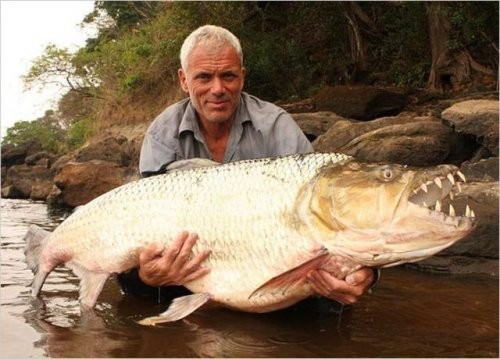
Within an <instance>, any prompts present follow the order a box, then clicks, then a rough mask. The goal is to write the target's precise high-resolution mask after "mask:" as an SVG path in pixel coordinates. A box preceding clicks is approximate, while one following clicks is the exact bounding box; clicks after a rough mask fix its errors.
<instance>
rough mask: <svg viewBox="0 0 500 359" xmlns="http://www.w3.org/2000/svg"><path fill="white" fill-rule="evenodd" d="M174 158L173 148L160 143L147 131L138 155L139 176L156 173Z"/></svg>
mask: <svg viewBox="0 0 500 359" xmlns="http://www.w3.org/2000/svg"><path fill="white" fill-rule="evenodd" d="M175 160H176V151H175V149H172V148H169V147H168V146H167V145H166V144H164V143H161V142H160V141H158V140H157V139H155V138H154V136H153V135H152V134H151V133H150V132H149V131H148V132H147V133H146V135H145V136H144V141H143V142H142V147H141V155H140V157H139V172H140V174H141V176H143V177H147V176H148V175H149V174H152V173H157V172H159V171H161V170H162V169H163V168H164V167H166V166H167V165H168V164H170V163H171V162H173V161H175Z"/></svg>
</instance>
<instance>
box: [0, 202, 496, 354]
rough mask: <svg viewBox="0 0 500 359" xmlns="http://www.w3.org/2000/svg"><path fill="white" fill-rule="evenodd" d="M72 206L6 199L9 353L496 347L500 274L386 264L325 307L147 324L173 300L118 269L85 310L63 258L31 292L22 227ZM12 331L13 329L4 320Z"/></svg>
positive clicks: (56, 217) (459, 350) (205, 313)
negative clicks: (136, 294)
mask: <svg viewBox="0 0 500 359" xmlns="http://www.w3.org/2000/svg"><path fill="white" fill-rule="evenodd" d="M64 217H65V214H64V213H47V210H46V207H45V205H44V204H41V203H38V204H37V203H29V202H27V201H10V200H3V201H2V226H1V233H2V262H1V265H2V277H1V280H2V288H1V290H2V292H1V305H2V306H1V322H2V327H3V328H8V331H7V333H6V334H5V335H4V333H2V336H1V348H2V354H3V356H5V357H9V358H10V357H41V356H48V357H94V358H95V357H464V356H466V357H469V356H473V357H498V354H499V353H498V282H497V281H496V280H493V279H490V278H485V277H478V276H446V275H431V274H425V273H420V272H414V271H408V270H404V269H400V268H395V269H387V270H383V271H382V280H381V282H380V284H379V286H378V287H377V288H376V290H375V291H374V293H373V294H371V295H368V296H366V297H365V298H363V299H362V300H361V302H360V303H358V304H357V305H355V306H354V307H352V308H351V309H349V310H346V311H345V312H344V313H343V315H342V317H341V318H340V320H339V317H338V316H337V315H335V314H331V315H323V316H319V315H317V314H312V313H310V312H307V311H292V310H284V311H279V312H274V313H268V314H248V313H239V312H234V311H230V310H227V309H224V308H218V307H216V306H213V305H212V306H207V307H203V308H202V309H201V310H198V311H197V312H195V313H194V314H192V315H191V316H189V317H188V318H186V319H185V320H183V321H180V322H177V323H171V324H165V325H162V326H159V327H152V328H151V327H144V326H141V325H138V324H136V321H137V320H139V319H142V318H144V317H146V316H150V315H156V314H158V313H159V312H161V311H164V310H165V306H164V305H163V304H157V303H155V302H153V301H151V300H149V299H144V298H132V297H123V296H122V294H121V293H120V291H119V289H118V286H117V284H116V282H115V280H114V279H113V278H111V279H110V280H109V281H108V282H107V283H106V285H105V288H104V290H103V292H102V294H101V295H100V297H99V301H98V305H97V307H96V310H95V311H92V312H84V313H82V312H81V311H80V308H79V305H78V300H77V298H78V292H77V287H78V280H77V279H76V277H75V276H73V274H72V273H71V272H70V271H69V270H66V269H63V268H59V269H57V270H56V271H54V272H52V273H51V275H50V276H49V277H48V278H47V282H46V284H45V286H44V290H43V293H42V299H41V300H33V299H30V297H29V284H30V282H31V280H32V278H33V277H32V274H31V272H30V271H29V270H28V269H27V268H26V265H25V264H24V256H23V245H24V243H23V241H22V238H23V235H24V233H25V232H26V230H27V227H28V226H29V224H31V223H36V224H38V225H40V226H42V227H44V228H46V229H49V230H52V229H53V228H54V227H55V226H56V225H57V224H58V223H59V222H60V221H61V220H62V219H63V218H64ZM3 332H5V330H3Z"/></svg>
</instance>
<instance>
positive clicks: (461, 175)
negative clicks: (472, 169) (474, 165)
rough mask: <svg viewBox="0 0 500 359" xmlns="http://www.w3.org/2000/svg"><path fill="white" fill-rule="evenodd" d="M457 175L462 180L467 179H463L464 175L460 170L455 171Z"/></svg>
mask: <svg viewBox="0 0 500 359" xmlns="http://www.w3.org/2000/svg"><path fill="white" fill-rule="evenodd" d="M457 176H458V177H460V179H461V180H462V181H464V182H467V181H466V180H465V175H464V174H463V173H462V172H460V171H457Z"/></svg>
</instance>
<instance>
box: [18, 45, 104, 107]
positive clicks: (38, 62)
mask: <svg viewBox="0 0 500 359" xmlns="http://www.w3.org/2000/svg"><path fill="white" fill-rule="evenodd" d="M23 81H24V84H25V86H26V87H27V88H28V89H31V88H33V87H34V86H37V85H38V86H40V87H43V86H46V85H48V84H55V85H58V86H60V87H62V88H66V89H68V90H73V91H76V92H79V93H81V94H83V95H85V96H89V97H99V96H98V95H97V92H98V86H99V79H98V78H97V77H96V76H95V75H94V72H93V70H92V69H91V68H90V67H89V66H85V65H84V66H76V65H75V56H74V54H71V53H70V52H69V51H68V49H66V48H58V47H57V46H55V45H53V44H50V45H48V46H47V47H46V48H45V50H44V53H43V54H42V55H41V56H39V57H38V58H36V59H35V61H34V62H33V65H32V66H31V68H30V70H29V72H28V74H26V75H25V76H23Z"/></svg>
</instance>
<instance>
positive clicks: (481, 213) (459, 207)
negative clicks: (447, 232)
mask: <svg viewBox="0 0 500 359" xmlns="http://www.w3.org/2000/svg"><path fill="white" fill-rule="evenodd" d="M498 188H499V183H498V182H473V183H466V184H464V185H463V186H462V192H461V193H458V194H457V195H456V196H455V199H454V201H453V206H454V207H455V210H456V213H464V211H465V206H466V205H467V204H468V205H469V206H470V208H472V210H473V211H474V212H475V215H476V218H477V227H476V229H475V230H474V231H473V232H472V233H471V234H470V235H469V236H468V237H467V238H464V239H462V240H460V241H458V242H457V243H455V244H454V245H452V246H451V247H448V248H447V249H445V250H443V251H442V252H440V253H439V254H438V255H436V256H433V257H431V258H428V259H426V260H423V261H421V262H416V263H413V264H411V265H409V266H411V267H416V268H419V269H423V270H428V271H434V272H447V273H484V274H488V275H492V276H498V250H499V246H498V234H499V227H498V218H499V217H498V216H499V210H498V209H499V208H498V207H499V206H498V204H499V202H498V201H499V197H498ZM446 205H447V203H445V204H444V206H446ZM443 208H445V207H443Z"/></svg>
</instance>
